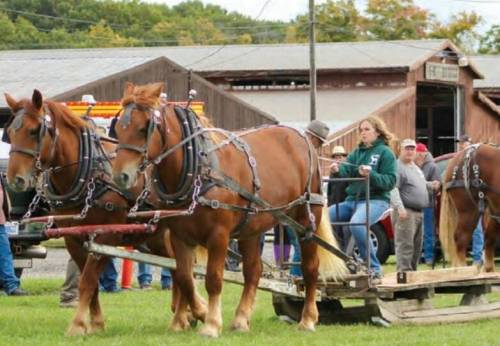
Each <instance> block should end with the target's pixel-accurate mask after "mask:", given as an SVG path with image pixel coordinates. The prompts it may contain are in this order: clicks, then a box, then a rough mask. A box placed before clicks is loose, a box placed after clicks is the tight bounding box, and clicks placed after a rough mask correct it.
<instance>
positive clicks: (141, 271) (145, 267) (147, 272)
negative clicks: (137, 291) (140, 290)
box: [137, 262, 153, 286]
mask: <svg viewBox="0 0 500 346" xmlns="http://www.w3.org/2000/svg"><path fill="white" fill-rule="evenodd" d="M137 281H138V282H139V286H148V285H151V281H153V275H152V274H151V266H150V265H149V264H146V263H142V262H139V267H138V268H137Z"/></svg>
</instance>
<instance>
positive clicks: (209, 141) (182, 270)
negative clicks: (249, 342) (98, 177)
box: [113, 83, 345, 337]
mask: <svg viewBox="0 0 500 346" xmlns="http://www.w3.org/2000/svg"><path fill="white" fill-rule="evenodd" d="M162 88H163V84H162V83H156V84H150V85H146V86H134V85H133V84H131V83H127V85H126V87H125V92H124V97H123V99H122V106H123V111H122V112H121V113H120V115H119V117H118V119H117V122H116V126H115V131H116V134H117V138H118V141H119V144H118V149H117V157H116V161H115V164H114V165H113V175H114V179H115V181H116V183H117V185H118V186H120V187H121V188H124V189H128V188H130V187H131V186H133V184H134V183H135V181H136V179H137V175H138V172H139V171H141V170H142V169H144V167H146V166H148V165H149V164H150V163H153V178H154V179H153V188H154V189H155V190H156V191H157V193H158V195H159V196H160V202H162V203H163V208H164V209H178V208H188V210H189V211H191V212H192V213H191V215H188V216H180V217H175V218H169V219H164V220H163V221H162V223H165V224H167V225H168V227H169V229H170V231H171V240H172V244H173V247H174V249H175V258H176V261H177V268H178V269H177V271H176V273H175V279H176V282H177V284H178V285H179V286H180V289H181V291H182V297H181V299H180V301H179V304H178V306H177V307H176V311H175V315H174V318H173V320H172V323H171V329H172V330H174V331H179V330H184V329H186V328H189V323H188V320H187V317H186V311H187V306H188V305H189V306H190V308H191V311H192V313H193V314H194V315H195V316H197V317H199V319H201V320H204V322H205V323H204V325H203V326H202V327H201V330H200V334H201V335H204V336H210V337H217V336H219V334H220V332H221V329H222V315H221V307H220V299H221V297H220V294H221V290H222V280H223V270H224V258H225V257H226V252H227V247H228V243H229V239H230V237H234V238H237V239H238V245H239V250H240V252H241V255H242V257H243V275H244V279H245V283H244V289H243V293H242V296H241V300H240V303H239V305H238V307H237V309H236V315H235V318H234V320H233V322H232V328H233V329H234V330H240V331H247V330H249V325H250V315H251V311H252V308H253V304H254V300H255V293H256V288H257V285H258V282H259V278H260V275H261V272H262V268H261V259H260V250H259V243H260V241H259V240H260V234H261V232H264V231H265V230H268V229H271V228H272V227H273V226H274V225H275V224H277V222H278V220H277V219H279V221H280V222H283V223H287V224H289V225H290V226H292V227H294V228H295V229H297V230H300V232H301V233H302V235H303V236H304V237H302V240H301V250H302V271H303V273H304V281H305V287H306V293H305V302H304V308H303V311H302V317H301V321H300V324H299V328H300V329H303V330H314V328H315V323H316V322H317V320H318V310H317V307H316V302H315V291H316V285H317V278H318V271H319V272H320V273H321V275H322V276H323V277H327V276H333V277H336V278H339V277H341V275H343V274H344V273H345V264H344V262H343V261H341V260H340V259H338V258H337V257H335V256H334V255H332V254H331V253H329V252H328V251H326V250H324V249H322V248H318V246H317V245H316V243H314V242H313V241H305V238H306V237H307V236H314V235H313V232H314V230H315V231H316V235H319V236H320V237H321V238H322V239H323V240H326V241H328V242H329V244H335V243H334V241H335V240H334V238H333V235H332V230H331V227H330V222H329V220H328V218H327V217H325V216H324V215H325V213H322V210H325V208H324V204H323V196H321V176H320V172H319V169H318V158H317V155H316V152H315V150H314V149H313V147H312V145H311V143H310V142H309V140H308V139H307V138H306V137H305V136H304V135H303V134H301V133H299V132H298V131H296V130H293V129H291V128H288V127H284V126H267V127H263V128H258V129H249V130H246V131H244V132H236V133H231V132H228V131H225V130H222V129H216V128H206V127H203V126H202V125H201V123H205V124H207V119H206V118H205V117H200V116H196V115H195V114H194V113H193V112H192V111H189V110H187V109H185V108H181V107H173V106H167V107H166V106H163V107H160V108H157V107H158V102H159V100H158V98H159V95H160V93H161V91H162ZM200 122H201V123H200ZM153 161H154V162H153ZM320 221H321V222H320ZM196 244H201V245H203V246H205V247H206V248H207V249H208V264H207V276H206V280H205V287H206V290H207V292H208V296H209V298H208V310H206V309H205V308H204V307H203V306H202V305H200V304H199V302H198V301H197V299H196V296H195V295H194V294H193V292H194V291H193V282H192V280H190V277H191V275H192V274H191V272H192V264H193V259H192V257H193V255H192V249H193V247H194V245H196ZM335 246H336V244H335ZM318 267H319V270H318Z"/></svg>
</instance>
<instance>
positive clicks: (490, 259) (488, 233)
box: [484, 219, 500, 272]
mask: <svg viewBox="0 0 500 346" xmlns="http://www.w3.org/2000/svg"><path fill="white" fill-rule="evenodd" d="M499 226H500V224H499V223H498V222H496V221H494V220H493V219H489V222H488V224H487V225H486V228H485V229H484V271H485V272H494V271H495V245H496V237H497V232H498V231H499Z"/></svg>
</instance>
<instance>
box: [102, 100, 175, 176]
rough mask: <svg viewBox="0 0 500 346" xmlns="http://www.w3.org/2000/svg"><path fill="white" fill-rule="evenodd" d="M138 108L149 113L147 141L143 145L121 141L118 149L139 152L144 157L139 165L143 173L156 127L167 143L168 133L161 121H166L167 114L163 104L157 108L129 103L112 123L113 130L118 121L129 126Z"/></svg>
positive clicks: (124, 126)
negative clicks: (165, 131) (163, 129)
mask: <svg viewBox="0 0 500 346" xmlns="http://www.w3.org/2000/svg"><path fill="white" fill-rule="evenodd" d="M136 109H137V110H140V111H143V112H146V113H147V115H148V125H147V131H146V141H145V143H144V145H142V146H139V145H135V144H129V143H119V144H118V146H117V147H116V151H118V150H130V151H135V152H137V153H139V154H140V155H141V157H142V163H141V164H140V165H139V168H138V170H139V172H140V173H142V172H144V171H145V169H146V168H147V166H148V165H149V162H150V161H149V160H148V148H149V144H150V141H151V137H152V136H153V132H154V131H155V129H157V130H158V132H159V133H160V137H161V138H162V141H163V144H166V138H165V136H166V134H165V133H164V131H162V126H161V122H162V121H164V116H163V115H164V114H165V109H166V107H165V106H162V107H160V108H159V109H157V108H153V107H148V106H142V105H139V104H137V103H129V104H127V105H126V106H125V107H124V108H123V114H121V113H122V112H119V113H118V114H117V120H116V122H115V123H114V124H113V125H112V127H113V129H112V130H114V127H115V126H116V124H117V123H118V125H120V126H121V127H122V128H123V129H125V128H127V127H128V126H129V125H130V122H131V119H132V112H133V111H134V110H136ZM120 114H121V116H120ZM162 146H163V145H162Z"/></svg>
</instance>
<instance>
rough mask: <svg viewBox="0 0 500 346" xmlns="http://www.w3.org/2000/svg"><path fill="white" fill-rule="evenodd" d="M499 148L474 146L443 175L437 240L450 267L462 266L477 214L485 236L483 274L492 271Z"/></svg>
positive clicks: (498, 223)
mask: <svg viewBox="0 0 500 346" xmlns="http://www.w3.org/2000/svg"><path fill="white" fill-rule="evenodd" d="M499 167H500V148H499V147H498V146H494V145H491V144H475V145H472V146H470V147H468V148H466V149H465V150H463V151H461V152H459V153H457V155H456V156H455V157H454V158H453V159H451V160H450V162H449V163H448V167H447V168H446V172H445V174H444V180H443V185H444V190H443V195H442V197H441V218H440V223H439V238H440V240H441V244H442V246H443V249H444V251H445V253H446V254H447V256H448V258H449V259H450V261H451V263H452V265H454V266H465V265H466V257H467V246H468V245H469V244H470V241H471V239H472V233H473V232H474V229H475V228H476V225H477V223H478V221H479V220H480V216H481V214H483V213H484V217H483V229H484V237H485V246H484V251H485V252H484V253H485V262H484V271H486V272H493V271H495V261H494V258H495V242H496V238H497V237H499V236H500V168H499Z"/></svg>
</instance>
